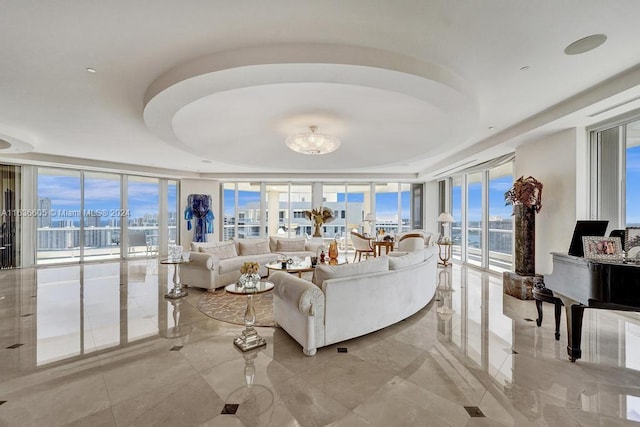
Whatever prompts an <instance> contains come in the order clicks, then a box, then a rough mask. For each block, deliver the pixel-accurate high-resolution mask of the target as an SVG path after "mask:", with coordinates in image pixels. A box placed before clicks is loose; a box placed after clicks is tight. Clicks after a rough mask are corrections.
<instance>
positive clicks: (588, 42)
mask: <svg viewBox="0 0 640 427" xmlns="http://www.w3.org/2000/svg"><path fill="white" fill-rule="evenodd" d="M606 41H607V36H605V35H604V34H592V35H590V36H587V37H584V38H582V39H580V40H576V41H574V42H573V43H571V44H570V45H569V46H567V47H566V48H565V49H564V53H566V54H567V55H579V54H581V53H586V52H589V51H590V50H593V49H595V48H597V47H598V46H600V45H601V44H602V43H604V42H606Z"/></svg>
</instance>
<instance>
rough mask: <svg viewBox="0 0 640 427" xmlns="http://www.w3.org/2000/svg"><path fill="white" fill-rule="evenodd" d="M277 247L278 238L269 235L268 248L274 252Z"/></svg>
mask: <svg viewBox="0 0 640 427" xmlns="http://www.w3.org/2000/svg"><path fill="white" fill-rule="evenodd" d="M277 249H278V238H277V237H275V236H269V250H270V251H271V252H275V251H276V250H277Z"/></svg>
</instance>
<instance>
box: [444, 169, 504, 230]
mask: <svg viewBox="0 0 640 427" xmlns="http://www.w3.org/2000/svg"><path fill="white" fill-rule="evenodd" d="M512 185H513V177H512V176H511V175H507V176H502V177H499V178H495V179H491V180H489V217H502V218H503V219H508V218H509V217H510V216H511V213H512V211H513V209H512V207H511V206H510V205H505V203H504V193H506V192H507V191H508V190H509V189H510V188H511V186H512ZM461 191H462V189H461V187H460V186H457V187H453V209H452V212H451V215H453V218H454V219H455V220H456V222H457V221H460V217H461V199H460V198H461ZM468 198H469V201H468V204H469V206H468V212H469V221H480V220H481V219H482V208H481V206H482V193H481V184H480V183H479V182H478V183H473V184H471V185H470V186H469V191H468Z"/></svg>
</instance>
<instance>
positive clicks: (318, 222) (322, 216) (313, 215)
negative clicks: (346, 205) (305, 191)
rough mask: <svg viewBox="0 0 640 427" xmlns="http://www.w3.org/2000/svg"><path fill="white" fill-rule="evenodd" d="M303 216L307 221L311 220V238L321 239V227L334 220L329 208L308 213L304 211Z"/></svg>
mask: <svg viewBox="0 0 640 427" xmlns="http://www.w3.org/2000/svg"><path fill="white" fill-rule="evenodd" d="M304 215H305V216H306V217H307V219H309V220H311V221H312V223H313V225H314V226H315V231H314V232H313V237H322V225H323V224H327V223H329V222H332V221H333V220H335V219H336V217H335V216H334V215H333V211H332V210H331V209H329V208H318V209H312V210H310V211H304Z"/></svg>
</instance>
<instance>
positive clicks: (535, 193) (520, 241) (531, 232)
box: [504, 176, 542, 276]
mask: <svg viewBox="0 0 640 427" xmlns="http://www.w3.org/2000/svg"><path fill="white" fill-rule="evenodd" d="M504 199H505V204H506V205H513V215H514V216H515V231H514V232H515V270H516V273H517V274H519V275H521V276H535V272H536V264H535V255H536V239H535V236H536V235H535V233H536V217H535V214H537V213H538V212H540V209H542V183H541V182H540V181H538V180H537V179H535V178H534V177H532V176H529V177H527V178H524V176H521V177H520V178H518V179H517V180H516V181H515V182H514V183H513V186H512V187H511V188H510V189H509V191H507V192H506V193H505V194H504Z"/></svg>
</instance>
